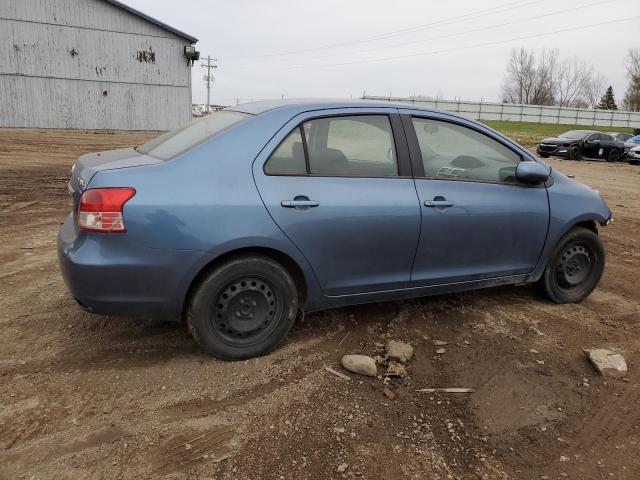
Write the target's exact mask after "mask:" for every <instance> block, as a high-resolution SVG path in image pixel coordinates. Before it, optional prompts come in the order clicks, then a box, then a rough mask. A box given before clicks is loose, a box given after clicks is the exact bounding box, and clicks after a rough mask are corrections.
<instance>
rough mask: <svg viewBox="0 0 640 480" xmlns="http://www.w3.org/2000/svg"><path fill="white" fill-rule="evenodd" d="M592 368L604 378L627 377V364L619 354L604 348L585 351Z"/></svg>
mask: <svg viewBox="0 0 640 480" xmlns="http://www.w3.org/2000/svg"><path fill="white" fill-rule="evenodd" d="M585 353H586V354H587V356H588V357H589V360H590V361H591V363H592V364H593V366H594V367H595V368H596V370H598V372H600V373H601V374H602V375H604V376H605V377H611V378H622V377H626V376H627V362H625V360H624V357H623V356H622V355H620V354H619V353H616V352H612V351H611V350H607V349H606V348H594V349H591V350H585Z"/></svg>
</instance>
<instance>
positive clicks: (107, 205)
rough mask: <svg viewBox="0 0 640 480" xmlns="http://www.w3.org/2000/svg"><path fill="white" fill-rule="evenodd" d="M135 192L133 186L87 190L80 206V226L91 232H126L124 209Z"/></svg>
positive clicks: (81, 198)
mask: <svg viewBox="0 0 640 480" xmlns="http://www.w3.org/2000/svg"><path fill="white" fill-rule="evenodd" d="M135 194H136V191H135V190H134V189H133V188H92V189H90V190H85V191H84V193H83V194H82V196H81V197H80V206H79V207H78V227H80V230H88V231H91V232H126V231H127V230H126V228H125V227H124V218H123V217H122V209H123V207H124V204H125V203H127V201H128V200H129V199H130V198H131V197H133V196H134V195H135Z"/></svg>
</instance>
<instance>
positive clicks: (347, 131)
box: [303, 115, 398, 177]
mask: <svg viewBox="0 0 640 480" xmlns="http://www.w3.org/2000/svg"><path fill="white" fill-rule="evenodd" d="M303 127H304V128H303V130H304V132H305V137H306V142H307V150H308V155H309V168H310V173H311V175H322V176H356V177H390V176H398V160H397V155H396V148H395V143H394V138H393V132H392V130H391V122H390V121H389V117H388V116H386V115H354V116H344V117H326V118H318V119H314V120H310V121H308V122H305V124H304V125H303Z"/></svg>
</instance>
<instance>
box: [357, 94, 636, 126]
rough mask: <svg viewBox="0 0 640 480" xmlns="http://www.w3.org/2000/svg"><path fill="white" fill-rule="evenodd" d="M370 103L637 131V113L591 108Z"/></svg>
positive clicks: (453, 102) (413, 101) (475, 116)
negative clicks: (629, 128) (405, 105)
mask: <svg viewBox="0 0 640 480" xmlns="http://www.w3.org/2000/svg"><path fill="white" fill-rule="evenodd" d="M363 98H366V99H369V100H388V101H392V102H404V103H411V104H414V105H420V106H421V107H427V108H434V109H436V110H446V111H448V112H454V113H459V114H460V115H464V116H465V117H469V118H473V119H474V120H507V121H512V122H536V123H562V124H566V125H597V126H600V127H632V128H640V112H623V111H620V110H596V109H592V108H564V107H545V106H542V105H522V104H519V103H492V102H465V101H457V100H426V99H412V98H399V97H376V96H369V95H366V96H364V97H363Z"/></svg>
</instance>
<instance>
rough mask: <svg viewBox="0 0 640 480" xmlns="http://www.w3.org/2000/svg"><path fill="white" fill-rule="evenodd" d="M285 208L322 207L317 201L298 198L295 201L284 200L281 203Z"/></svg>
mask: <svg viewBox="0 0 640 480" xmlns="http://www.w3.org/2000/svg"><path fill="white" fill-rule="evenodd" d="M280 205H282V206H283V207H284V208H311V207H317V206H318V205H320V202H319V201H317V200H309V198H308V197H304V196H298V197H295V198H294V199H293V200H283V201H281V202H280Z"/></svg>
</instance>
